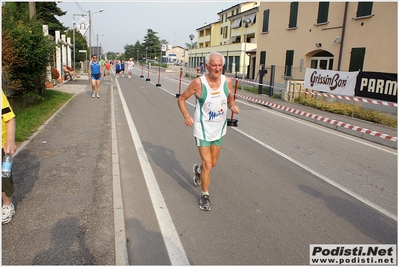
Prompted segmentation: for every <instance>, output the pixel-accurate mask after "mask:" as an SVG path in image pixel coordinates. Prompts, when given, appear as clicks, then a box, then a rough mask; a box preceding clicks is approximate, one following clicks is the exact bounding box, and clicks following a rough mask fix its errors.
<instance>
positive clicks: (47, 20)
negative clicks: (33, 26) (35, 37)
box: [36, 2, 68, 36]
mask: <svg viewBox="0 0 399 267" xmlns="http://www.w3.org/2000/svg"><path fill="white" fill-rule="evenodd" d="M36 13H37V15H36V18H37V20H38V21H39V22H41V23H42V24H46V25H48V29H49V35H52V36H54V35H55V31H61V32H65V31H66V30H68V28H67V27H64V25H62V23H60V22H59V21H58V20H57V18H56V17H55V16H59V17H61V16H64V15H66V14H67V12H66V11H65V12H64V11H62V10H61V9H60V8H59V7H57V4H56V3H55V2H37V3H36Z"/></svg>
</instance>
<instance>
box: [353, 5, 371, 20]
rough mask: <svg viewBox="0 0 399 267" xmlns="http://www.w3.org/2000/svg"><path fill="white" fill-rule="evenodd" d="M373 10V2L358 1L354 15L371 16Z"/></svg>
mask: <svg viewBox="0 0 399 267" xmlns="http://www.w3.org/2000/svg"><path fill="white" fill-rule="evenodd" d="M372 10H373V2H359V3H358V4H357V12H356V17H357V18H358V17H365V16H371V11H372Z"/></svg>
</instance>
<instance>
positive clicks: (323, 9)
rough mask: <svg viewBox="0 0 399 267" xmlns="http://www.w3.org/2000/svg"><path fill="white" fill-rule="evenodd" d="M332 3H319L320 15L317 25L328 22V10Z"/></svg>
mask: <svg viewBox="0 0 399 267" xmlns="http://www.w3.org/2000/svg"><path fill="white" fill-rule="evenodd" d="M329 6H330V2H320V3H319V14H318V15H317V24H321V23H327V22H328V8H329Z"/></svg>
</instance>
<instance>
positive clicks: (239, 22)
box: [230, 18, 241, 29]
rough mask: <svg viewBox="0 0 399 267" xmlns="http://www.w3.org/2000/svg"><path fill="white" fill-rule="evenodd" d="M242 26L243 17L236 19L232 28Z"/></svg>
mask: <svg viewBox="0 0 399 267" xmlns="http://www.w3.org/2000/svg"><path fill="white" fill-rule="evenodd" d="M240 26H241V18H238V19H235V20H234V21H233V23H232V24H231V26H230V28H232V29H235V28H239V27H240Z"/></svg>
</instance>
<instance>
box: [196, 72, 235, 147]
mask: <svg viewBox="0 0 399 267" xmlns="http://www.w3.org/2000/svg"><path fill="white" fill-rule="evenodd" d="M220 78H221V81H220V86H219V88H218V89H215V90H214V89H212V88H211V87H210V86H209V84H208V82H207V80H206V78H205V75H203V76H201V77H200V79H201V83H202V93H201V97H200V98H199V99H197V100H196V104H195V111H194V136H195V137H197V138H198V139H201V140H205V141H215V140H218V139H220V138H221V137H222V136H223V135H225V134H226V125H227V121H226V116H227V110H228V107H227V97H228V96H229V89H228V87H227V82H226V76H224V75H221V76H220Z"/></svg>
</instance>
